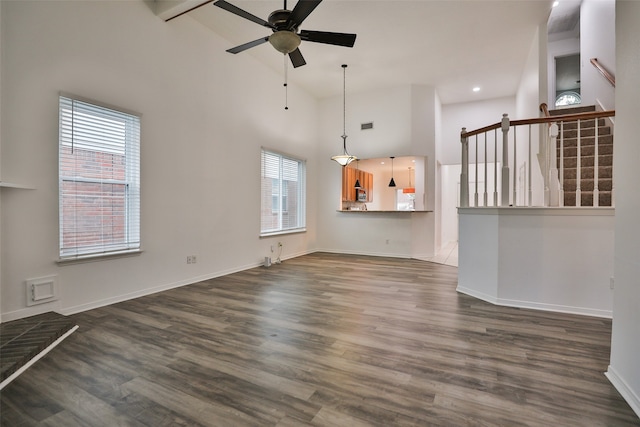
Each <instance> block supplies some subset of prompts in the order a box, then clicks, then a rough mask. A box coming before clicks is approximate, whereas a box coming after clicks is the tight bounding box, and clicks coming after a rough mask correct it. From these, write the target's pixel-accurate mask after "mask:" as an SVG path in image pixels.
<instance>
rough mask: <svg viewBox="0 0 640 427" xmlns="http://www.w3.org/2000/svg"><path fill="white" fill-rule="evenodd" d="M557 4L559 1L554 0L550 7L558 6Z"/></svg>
mask: <svg viewBox="0 0 640 427" xmlns="http://www.w3.org/2000/svg"><path fill="white" fill-rule="evenodd" d="M559 4H560V2H559V1H558V0H556V1H554V2H553V5H552V6H551V7H556V6H558V5H559Z"/></svg>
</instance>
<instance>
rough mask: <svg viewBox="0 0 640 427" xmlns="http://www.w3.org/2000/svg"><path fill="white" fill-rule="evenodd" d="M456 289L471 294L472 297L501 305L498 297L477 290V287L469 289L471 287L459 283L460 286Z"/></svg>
mask: <svg viewBox="0 0 640 427" xmlns="http://www.w3.org/2000/svg"><path fill="white" fill-rule="evenodd" d="M456 291H458V292H460V293H463V294H465V295H469V296H470V297H474V298H478V299H481V300H482V301H486V302H488V303H491V304H495V305H500V304H498V299H497V298H495V297H493V296H491V295H488V294H485V293H482V292H479V291H476V290H475V289H469V288H465V287H464V286H460V285H458V287H457V288H456Z"/></svg>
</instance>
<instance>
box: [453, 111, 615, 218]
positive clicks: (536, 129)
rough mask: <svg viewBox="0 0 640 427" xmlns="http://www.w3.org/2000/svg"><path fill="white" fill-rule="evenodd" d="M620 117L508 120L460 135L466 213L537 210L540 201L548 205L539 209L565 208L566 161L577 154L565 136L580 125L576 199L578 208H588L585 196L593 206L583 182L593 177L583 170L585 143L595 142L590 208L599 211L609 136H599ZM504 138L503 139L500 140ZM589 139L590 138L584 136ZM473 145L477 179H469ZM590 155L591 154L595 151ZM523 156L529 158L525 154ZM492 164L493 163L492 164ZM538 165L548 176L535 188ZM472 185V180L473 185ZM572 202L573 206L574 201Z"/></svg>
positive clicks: (462, 197)
mask: <svg viewBox="0 0 640 427" xmlns="http://www.w3.org/2000/svg"><path fill="white" fill-rule="evenodd" d="M545 107H546V106H545ZM541 108H542V106H541ZM614 116H615V110H610V111H598V112H595V111H594V112H587V113H576V114H564V115H556V116H545V117H538V118H532V119H525V120H510V119H509V116H508V115H507V114H503V115H502V120H501V121H499V122H497V123H494V124H491V125H489V126H485V127H482V128H479V129H475V130H472V131H467V129H466V128H462V131H461V133H460V142H461V144H462V165H461V166H462V169H461V173H460V207H469V206H472V207H487V206H495V207H497V206H501V207H505V206H533V198H534V195H536V196H538V195H539V199H541V200H542V203H540V204H538V205H542V206H565V193H567V190H566V188H565V181H566V180H565V160H567V159H565V151H571V152H573V150H574V147H573V145H574V144H573V141H571V142H570V143H569V141H566V139H568V138H566V137H565V132H564V131H565V130H567V129H569V128H570V127H571V128H572V127H574V124H573V123H575V133H576V138H575V152H576V160H575V161H576V168H575V169H576V172H575V180H576V188H575V190H569V191H570V192H571V193H572V194H573V193H575V206H584V205H586V203H583V197H582V195H583V193H585V196H586V197H585V198H584V201H588V199H589V197H588V194H586V193H587V192H589V191H588V190H583V189H582V180H584V179H591V178H590V177H589V178H586V177H587V176H588V175H589V174H590V173H589V169H590V168H591V166H590V165H584V166H583V165H582V164H581V163H582V160H583V159H582V156H581V155H582V152H583V151H584V150H585V146H584V145H585V144H584V143H583V137H585V138H591V137H593V138H594V144H593V162H594V164H593V190H592V191H593V198H592V202H591V203H590V206H599V205H600V188H599V182H598V181H599V178H600V177H599V173H600V171H599V145H600V139H601V137H602V136H603V135H600V132H599V128H600V127H602V125H600V123H599V120H598V119H601V118H604V117H614ZM591 121H593V123H594V126H593V128H594V130H593V135H590V134H591V133H592V131H591V126H590V125H591ZM587 129H588V131H587ZM499 133H501V134H502V135H501V137H500V138H499ZM583 133H588V134H589V135H582V134H583ZM498 139H501V141H502V142H501V144H498ZM571 139H573V138H571ZM470 142H471V143H472V144H473V147H474V150H473V153H472V155H473V156H474V160H473V161H472V162H471V164H472V165H473V166H474V174H473V176H470V175H469V165H470V162H469V143H470ZM589 147H590V144H589ZM534 148H537V149H538V153H537V155H536V156H535V157H534V156H533V154H532V151H533V149H534ZM588 150H589V151H591V148H589V149H588ZM499 151H501V153H499ZM510 152H511V153H513V154H512V155H511V156H509V153H510ZM521 152H523V153H524V154H520V153H521ZM491 157H492V159H491ZM499 158H500V162H499V161H498V159H499ZM490 160H493V161H492V162H490ZM534 162H536V163H538V164H539V165H540V170H541V173H542V180H541V181H542V182H541V183H537V185H536V186H535V187H534V185H533V182H532V169H534V168H532V164H533V163H534ZM519 165H520V166H519ZM490 169H492V171H490ZM572 169H573V168H572ZM611 178H612V177H611ZM470 179H472V180H471V181H470ZM571 179H574V178H571ZM536 181H540V180H536ZM498 182H500V185H498ZM612 182H613V181H612ZM470 183H472V184H473V193H469V186H470ZM491 190H493V191H491ZM613 190H614V188H613V184H612V187H611V190H610V192H611V199H610V200H611V202H610V204H611V206H613ZM606 191H609V190H606ZM471 194H472V195H473V199H472V200H470V196H471ZM480 196H482V198H480ZM518 196H520V199H518ZM568 198H569V199H571V200H573V196H570V197H568Z"/></svg>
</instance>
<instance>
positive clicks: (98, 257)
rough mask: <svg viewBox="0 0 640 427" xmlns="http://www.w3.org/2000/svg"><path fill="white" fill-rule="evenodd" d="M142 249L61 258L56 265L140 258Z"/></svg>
mask: <svg viewBox="0 0 640 427" xmlns="http://www.w3.org/2000/svg"><path fill="white" fill-rule="evenodd" d="M142 252H143V251H142V250H141V249H135V250H130V251H120V252H111V253H108V254H90V255H81V256H77V257H73V258H72V257H69V258H59V259H58V260H56V264H58V265H70V264H82V263H86V262H95V261H106V260H109V259H115V258H125V257H131V256H138V255H140V254H142Z"/></svg>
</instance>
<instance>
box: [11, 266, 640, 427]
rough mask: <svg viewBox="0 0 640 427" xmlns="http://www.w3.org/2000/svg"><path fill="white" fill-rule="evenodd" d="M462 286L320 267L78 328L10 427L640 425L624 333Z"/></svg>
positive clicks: (418, 274)
mask: <svg viewBox="0 0 640 427" xmlns="http://www.w3.org/2000/svg"><path fill="white" fill-rule="evenodd" d="M456 281H457V269H456V268H455V267H449V266H444V265H438V264H432V263H428V262H424V261H417V260H400V259H389V258H370V257H363V256H348V255H347V256H345V255H335V254H313V255H308V256H303V257H299V258H296V259H292V260H288V261H285V262H284V263H283V264H281V265H274V266H272V267H271V268H268V269H267V268H255V269H252V270H248V271H245V272H241V273H237V274H233V275H229V276H226V277H221V278H217V279H213V280H209V281H205V282H202V283H198V284H194V285H191V286H186V287H182V288H179V289H175V290H171V291H167V292H162V293H158V294H155V295H151V296H147V297H144V298H139V299H136V300H132V301H127V302H123V303H120V304H115V305H112V306H109V307H104V308H100V309H96V310H91V311H87V312H84V313H80V314H77V315H75V316H72V318H73V320H74V321H75V323H76V324H77V325H79V326H80V329H78V330H77V331H76V332H75V333H74V334H72V335H71V336H70V337H69V338H67V339H66V340H65V341H64V342H63V343H61V344H60V345H59V346H58V347H56V348H55V349H54V350H53V351H52V352H50V353H49V354H48V355H47V356H45V357H44V358H43V359H42V360H40V361H39V362H37V363H36V364H35V365H34V366H32V367H31V368H29V369H28V370H27V371H26V372H25V373H24V374H22V375H21V376H20V377H19V378H18V379H16V380H15V381H14V382H12V383H11V384H9V385H8V386H7V387H6V388H5V389H4V390H3V391H2V393H1V396H0V404H1V407H0V410H1V414H2V415H1V420H2V425H3V426H31V425H48V426H116V425H123V426H139V425H140V426H141V425H146V426H154V427H155V426H173V425H188V426H194V425H205V426H234V427H235V426H245V425H248V426H304V425H330V426H349V427H352V426H369V425H376V426H408V425H411V426H415V425H420V426H432V425H433V426H639V425H640V420H639V419H638V417H636V415H635V414H634V413H633V412H632V410H631V409H630V408H629V406H628V405H627V404H626V403H625V402H624V400H623V399H622V398H621V397H620V395H619V394H618V393H617V392H616V390H615V389H614V388H613V387H612V386H611V385H610V383H609V382H608V380H607V379H606V378H605V377H604V375H603V372H604V371H605V370H606V369H607V365H608V360H609V351H610V350H609V343H610V333H611V322H610V321H608V320H605V319H598V318H590V317H582V316H572V315H564V314H554V313H546V312H541V311H532V310H520V309H514V308H505V307H496V306H493V305H490V304H487V303H484V302H482V301H478V300H476V299H473V298H471V297H468V296H465V295H461V294H458V293H456V291H455V287H456Z"/></svg>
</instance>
